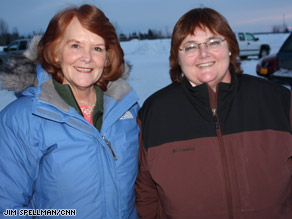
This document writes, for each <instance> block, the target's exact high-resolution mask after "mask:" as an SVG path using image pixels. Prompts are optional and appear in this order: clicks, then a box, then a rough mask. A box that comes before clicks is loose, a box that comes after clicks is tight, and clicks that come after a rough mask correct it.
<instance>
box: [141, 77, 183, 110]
mask: <svg viewBox="0 0 292 219" xmlns="http://www.w3.org/2000/svg"><path fill="white" fill-rule="evenodd" d="M181 91H182V89H181V85H180V84H174V83H173V84H170V85H168V86H166V87H164V88H162V89H160V90H158V91H156V92H155V93H153V94H152V95H150V96H149V97H148V98H147V99H146V100H145V102H144V104H143V107H145V106H149V105H164V104H167V103H168V102H173V101H174V100H175V99H176V98H178V97H179V96H180V93H181Z"/></svg>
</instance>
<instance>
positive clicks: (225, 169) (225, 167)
mask: <svg viewBox="0 0 292 219" xmlns="http://www.w3.org/2000/svg"><path fill="white" fill-rule="evenodd" d="M211 92H213V91H209V95H214V93H213V94H212V93H211ZM217 97H218V89H217V92H216V93H215V98H212V101H211V102H210V104H211V110H212V116H213V120H214V124H215V129H216V133H217V137H218V141H219V148H220V152H221V158H222V165H223V173H224V178H225V181H226V186H225V189H226V196H227V207H228V218H229V219H233V205H232V194H231V186H230V177H229V171H228V164H227V158H226V151H225V148H224V143H223V139H222V133H221V128H220V123H219V119H218V114H217ZM210 100H211V98H210Z"/></svg>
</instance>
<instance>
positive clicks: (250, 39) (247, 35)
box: [245, 33, 256, 41]
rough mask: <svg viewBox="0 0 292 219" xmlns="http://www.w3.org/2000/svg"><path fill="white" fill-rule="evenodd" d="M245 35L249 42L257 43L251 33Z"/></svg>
mask: <svg viewBox="0 0 292 219" xmlns="http://www.w3.org/2000/svg"><path fill="white" fill-rule="evenodd" d="M245 35H246V40H247V41H255V40H256V39H255V37H254V35H252V34H251V33H246V34H245Z"/></svg>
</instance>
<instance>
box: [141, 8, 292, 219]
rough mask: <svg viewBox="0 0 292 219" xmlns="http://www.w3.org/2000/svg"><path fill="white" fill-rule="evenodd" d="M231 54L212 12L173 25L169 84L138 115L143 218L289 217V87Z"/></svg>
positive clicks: (231, 43)
mask: <svg viewBox="0 0 292 219" xmlns="http://www.w3.org/2000/svg"><path fill="white" fill-rule="evenodd" d="M238 55H239V48H238V43H237V41H236V38H235V36H234V34H233V31H232V30H231V28H230V26H229V24H228V22H227V21H226V19H225V18H224V17H223V16H222V15H221V14H219V13H218V12H217V11H215V10H213V9H210V8H197V9H193V10H191V11H189V12H187V13H186V14H185V15H183V16H182V17H181V18H180V19H179V21H178V22H177V23H176V25H175V27H174V30H173V35H172V41H171V51H170V58H169V60H170V67H171V69H170V76H171V79H172V82H173V83H172V84H171V85H169V86H167V87H165V88H163V89H162V90H160V91H158V92H156V93H155V94H153V95H152V96H151V97H149V98H148V99H147V100H146V101H145V103H144V105H143V107H142V108H141V110H140V111H139V115H138V120H139V123H140V126H141V133H140V152H139V153H140V154H139V172H138V177H137V180H136V197H137V199H136V207H137V211H138V215H139V217H140V218H178V219H182V218H196V219H203V218H204V219H209V218H216V219H226V218H228V219H231V218H249V219H251V218H252V219H259V218H265V219H272V218H285V219H288V218H292V190H291V189H292V183H291V180H292V178H291V176H292V159H291V156H292V136H291V130H292V129H291V121H292V118H291V114H292V111H291V106H290V105H291V94H290V91H289V90H288V89H286V88H284V87H282V86H280V85H276V84H273V83H271V82H268V81H266V80H263V79H260V78H256V77H253V76H249V75H245V74H242V71H241V68H240V63H239V62H238V61H237V57H238Z"/></svg>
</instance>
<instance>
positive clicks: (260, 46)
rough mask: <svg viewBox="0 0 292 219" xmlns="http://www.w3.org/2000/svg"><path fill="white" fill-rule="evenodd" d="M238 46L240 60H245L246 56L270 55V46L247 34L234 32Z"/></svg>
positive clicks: (260, 56)
mask: <svg viewBox="0 0 292 219" xmlns="http://www.w3.org/2000/svg"><path fill="white" fill-rule="evenodd" d="M234 34H235V36H236V39H237V42H238V44H239V50H240V54H239V57H240V58H241V59H246V58H247V57H248V56H258V57H259V58H262V57H265V56H267V55H269V54H270V45H269V44H268V43H266V42H263V41H261V40H260V39H259V38H257V37H255V36H254V35H253V34H252V33H248V32H234Z"/></svg>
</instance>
